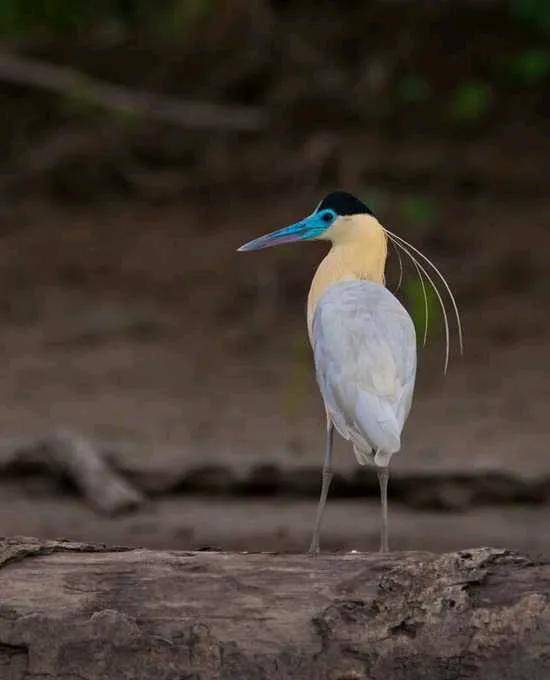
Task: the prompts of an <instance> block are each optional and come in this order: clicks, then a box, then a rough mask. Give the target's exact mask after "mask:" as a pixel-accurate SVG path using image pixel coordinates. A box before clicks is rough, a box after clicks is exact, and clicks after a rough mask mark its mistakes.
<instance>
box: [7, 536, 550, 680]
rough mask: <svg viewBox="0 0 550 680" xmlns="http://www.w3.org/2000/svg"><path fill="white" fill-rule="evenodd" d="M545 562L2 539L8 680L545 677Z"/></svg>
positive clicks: (469, 554)
mask: <svg viewBox="0 0 550 680" xmlns="http://www.w3.org/2000/svg"><path fill="white" fill-rule="evenodd" d="M549 589H550V564H549V563H548V562H547V561H535V560H532V559H530V558H528V557H525V556H523V555H519V554H515V553H512V552H510V551H507V550H503V549H492V548H479V549H474V550H468V551H461V552H457V553H450V554H444V555H435V554H431V553H419V552H409V553H390V554H385V555H380V554H359V553H346V554H322V555H320V556H318V557H310V556H307V555H283V554H265V553H263V554H262V553H259V554H239V553H223V552H156V551H150V550H143V549H133V550H130V549H126V548H108V547H105V546H94V545H86V544H81V543H69V542H63V541H39V540H37V539H31V538H6V539H2V540H0V677H1V678H2V679H6V680H31V678H32V679H33V680H46V679H47V680H51V679H53V678H60V679H61V678H62V679H63V680H92V679H96V678H97V679H101V680H121V679H122V678H136V679H140V680H149V679H154V680H183V679H184V678H185V679H188V680H191V679H193V680H202V679H210V678H213V679H220V680H221V679H222V678H223V679H224V680H233V679H235V680H237V679H238V680H245V679H256V678H258V679H259V678H262V679H267V678H280V679H283V678H297V679H300V680H310V679H311V680H313V679H315V680H319V679H320V680H324V679H326V680H362V679H364V680H378V679H380V680H382V679H383V680H389V679H391V680H413V678H414V679H415V680H417V679H418V678H422V680H430V679H433V680H436V679H437V680H458V679H460V680H468V679H470V678H476V679H477V678H483V679H484V680H492V679H495V680H496V679H498V680H508V679H509V680H518V679H521V678H525V679H526V680H527V679H529V680H546V679H547V678H549V677H550V602H549V600H550V593H549Z"/></svg>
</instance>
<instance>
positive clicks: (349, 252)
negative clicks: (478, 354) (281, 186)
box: [239, 191, 462, 553]
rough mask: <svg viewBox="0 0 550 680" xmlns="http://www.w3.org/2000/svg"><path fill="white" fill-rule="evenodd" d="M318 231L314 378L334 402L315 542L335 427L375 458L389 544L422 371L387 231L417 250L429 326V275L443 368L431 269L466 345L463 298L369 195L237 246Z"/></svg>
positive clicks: (307, 236)
mask: <svg viewBox="0 0 550 680" xmlns="http://www.w3.org/2000/svg"><path fill="white" fill-rule="evenodd" d="M315 239H320V240H325V241H330V243H331V248H330V250H329V252H328V253H327V255H326V256H325V257H324V259H323V261H322V262H321V263H320V264H319V267H318V268H317V271H316V272H315V276H314V277H313V281H312V282H311V287H310V289H309V294H308V305H307V325H308V333H309V338H310V340H311V345H312V347H313V353H314V356H315V370H316V374H317V382H318V384H319V388H320V390H321V394H322V396H323V400H324V402H325V407H326V412H327V430H326V439H325V455H324V461H323V474H322V483H321V495H320V498H319V505H318V506H317V515H316V518H315V528H314V531H313V537H312V539H311V546H310V552H312V553H317V552H319V536H320V532H321V524H322V520H323V513H324V510H325V506H326V501H327V495H328V491H329V487H330V483H331V480H332V476H333V475H332V448H333V435H334V429H336V430H338V432H339V433H340V435H341V436H342V437H344V438H345V439H347V440H349V441H350V442H351V443H352V445H353V450H354V452H355V456H356V458H357V461H358V462H359V463H361V464H365V463H371V464H373V465H375V466H376V469H377V476H378V481H379V484H380V500H381V510H382V518H381V519H382V521H381V530H380V549H381V550H382V551H387V550H388V501H387V488H388V479H389V464H390V461H391V457H392V455H393V454H394V453H396V452H397V451H399V449H400V448H401V434H402V431H403V427H404V425H405V421H406V419H407V416H408V415H409V410H410V408H411V402H412V397H413V390H414V382H415V376H416V334H415V330H414V324H413V322H412V319H411V317H410V316H409V314H408V313H407V311H406V310H405V308H404V307H403V306H402V305H401V303H400V302H399V300H397V298H396V297H395V296H394V295H392V293H390V291H389V290H388V289H387V288H386V287H385V285H384V282H385V267H386V258H387V255H388V248H387V244H388V240H390V241H391V242H392V243H393V244H394V246H395V247H396V250H397V252H398V253H399V252H400V251H401V252H403V253H404V254H405V255H406V256H407V257H408V258H409V259H410V260H411V262H412V263H413V265H414V268H415V270H416V272H417V274H418V277H419V280H420V284H421V287H422V291H423V293H424V301H425V320H426V331H427V323H428V299H427V296H426V287H425V284H424V278H425V279H426V280H427V281H428V283H429V284H430V285H431V287H432V288H433V290H434V294H435V296H436V298H437V300H438V302H439V305H440V307H441V312H442V314H443V321H444V327H445V341H446V347H445V369H446V368H447V363H448V358H449V324H448V319H447V312H446V310H445V304H444V301H443V298H442V296H441V294H440V292H439V290H438V288H437V285H436V283H435V282H434V278H435V279H436V280H439V281H440V283H441V284H442V285H443V287H444V288H445V290H446V291H447V293H448V294H449V298H450V300H451V303H452V305H453V309H454V312H455V315H456V321H457V326H458V339H459V346H460V349H461V351H462V328H461V324H460V316H459V313H458V307H457V305H456V302H455V299H454V296H453V294H452V292H451V289H450V287H449V284H448V283H447V281H446V280H445V278H444V277H443V275H442V274H441V272H440V271H439V269H438V268H437V267H436V266H435V265H434V264H433V263H432V262H431V260H429V259H428V258H427V257H426V256H425V255H424V254H423V253H421V252H420V251H419V250H418V249H417V248H415V247H414V246H413V245H411V244H410V243H409V242H408V241H405V239H403V238H401V236H398V235H397V234H394V233H392V232H390V231H389V230H388V229H386V228H385V227H383V226H382V225H381V224H380V222H379V221H378V220H377V219H376V217H375V216H374V215H373V214H372V212H371V211H370V210H369V208H368V207H367V206H366V205H365V204H364V203H363V202H362V201H360V200H359V199H358V198H356V197H355V196H352V195H351V194H348V193H347V192H345V191H334V192H332V193H330V194H328V196H326V197H325V198H324V199H323V200H322V201H321V202H320V203H319V205H318V206H317V208H316V209H315V211H314V212H313V213H312V214H311V215H309V216H308V217H306V218H305V219H303V220H300V222H296V223H295V224H292V225H290V226H289V227H284V228H283V229H278V230H277V231H274V232H271V233H270V234H266V235H265V236H260V237H259V238H257V239H254V240H253V241H250V242H249V243H245V244H244V245H243V246H241V247H240V248H239V250H241V251H247V250H259V249H260V248H267V247H270V246H273V245H277V244H280V243H290V242H292V241H298V240H315ZM416 256H418V258H420V259H417V257H416ZM400 262H401V260H400ZM426 331H425V336H426ZM425 340H426V337H424V341H425Z"/></svg>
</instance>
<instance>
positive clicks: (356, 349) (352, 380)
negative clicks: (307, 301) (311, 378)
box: [312, 280, 416, 467]
mask: <svg viewBox="0 0 550 680" xmlns="http://www.w3.org/2000/svg"><path fill="white" fill-rule="evenodd" d="M312 331H313V332H312V344H313V351H314V356H315V369H316V374H317V382H318V384H319V388H320V390H321V394H322V396H323V399H324V402H325V406H326V409H327V414H328V416H329V417H330V419H331V421H332V422H333V424H334V426H335V427H336V429H337V430H338V432H339V433H340V435H341V436H342V437H344V438H345V439H348V440H350V441H351V443H352V444H353V449H354V451H355V455H356V457H357V460H358V462H359V463H361V464H364V463H367V462H370V463H374V464H376V465H377V466H379V467H386V466H387V465H388V464H389V461H390V459H391V456H392V454H394V453H396V452H397V451H398V450H399V448H400V446H401V432H402V430H403V426H404V424H405V421H406V419H407V416H408V414H409V410H410V407H411V402H412V396H413V390H414V382H415V375H416V335H415V329H414V324H413V322H412V320H411V317H410V316H409V314H408V313H407V311H406V310H405V308H404V307H403V305H402V304H401V303H400V302H399V300H397V298H396V297H395V296H394V295H392V293H390V291H389V290H388V289H387V288H385V287H384V286H383V285H381V284H378V283H373V282H372V281H366V280H352V281H341V282H339V283H336V284H333V285H332V286H329V288H328V289H327V290H326V292H325V293H324V294H323V295H322V297H321V298H320V300H319V303H318V305H317V308H316V310H315V315H314V319H313V329H312Z"/></svg>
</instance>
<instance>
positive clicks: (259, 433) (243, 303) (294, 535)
mask: <svg viewBox="0 0 550 680" xmlns="http://www.w3.org/2000/svg"><path fill="white" fill-rule="evenodd" d="M389 195H390V198H391V201H390V203H389V205H388V206H387V208H386V210H385V214H383V215H381V216H380V217H381V219H382V220H383V221H385V222H386V223H387V224H388V226H390V225H391V227H392V228H393V229H394V230H395V231H397V232H398V233H400V234H403V235H404V236H405V237H407V238H410V239H411V240H413V241H414V242H415V244H417V245H418V246H421V247H422V248H423V249H424V251H425V252H426V253H427V254H429V255H430V256H431V257H432V258H433V259H434V260H435V261H436V262H437V264H438V265H440V266H441V268H442V269H443V271H444V272H445V273H446V275H447V276H448V279H449V281H450V282H451V284H452V285H453V288H454V289H455V291H456V296H457V299H458V301H459V305H460V307H461V309H462V312H463V321H464V330H465V354H464V357H462V358H460V357H458V356H457V353H456V351H454V352H453V358H452V361H451V366H450V369H449V373H448V375H447V376H446V377H444V376H443V375H442V366H443V345H442V342H441V336H440V333H438V332H437V330H434V331H433V332H432V334H431V341H430V343H429V346H428V347H427V348H426V349H424V350H423V351H422V354H421V362H420V373H419V382H418V387H417V392H416V399H415V403H414V407H413V411H412V413H411V417H410V422H409V425H408V428H407V431H406V435H405V438H404V446H403V449H402V452H400V453H399V454H398V455H397V456H396V457H395V459H394V464H393V468H394V472H395V475H397V476H400V477H401V478H402V479H407V478H409V479H414V478H415V475H420V477H422V475H423V474H431V473H434V474H438V475H443V476H445V475H453V474H466V475H470V476H472V477H475V476H479V477H483V476H484V475H487V474H490V473H493V472H500V473H505V474H507V475H509V476H510V478H511V479H517V480H520V481H522V480H527V482H533V481H534V482H537V483H538V482H540V481H541V480H543V481H544V480H546V481H545V483H547V482H548V480H549V477H550V472H549V468H548V450H549V444H550V424H549V420H548V403H549V399H550V382H549V380H548V377H549V372H550V365H549V361H548V340H549V338H550V321H549V319H548V314H547V309H548V294H549V292H550V289H549V280H548V275H547V268H548V252H549V249H550V230H549V229H548V223H547V222H548V214H549V208H550V204H549V203H548V198H547V197H544V196H542V195H541V196H534V197H529V199H528V200H518V198H517V196H516V195H514V194H512V195H507V193H506V192H505V191H499V193H498V194H497V195H494V196H489V197H488V198H479V197H473V198H470V199H460V200H458V198H456V197H454V198H453V197H448V198H447V197H445V198H444V200H442V201H441V208H440V215H439V217H438V221H437V225H436V226H435V227H433V226H432V227H431V228H430V229H424V230H423V229H421V228H416V229H415V228H412V227H411V226H410V225H409V224H407V223H406V220H404V219H403V217H402V215H400V213H399V211H398V209H397V208H396V207H394V206H398V205H399V204H400V202H402V200H403V195H402V193H400V192H399V191H398V190H395V191H389ZM318 198H319V196H318V194H317V192H310V193H305V194H304V195H300V196H293V197H292V199H291V200H289V201H286V200H281V199H280V198H278V197H275V196H266V197H255V198H250V197H246V196H244V197H239V196H229V197H221V198H220V200H219V201H218V200H216V201H212V200H209V199H208V197H206V198H205V199H198V200H197V199H195V200H193V201H189V202H184V203H182V202H179V203H172V204H166V205H162V206H156V205H151V204H150V203H135V202H134V203H111V204H103V205H96V206H94V207H93V208H90V207H88V206H83V207H82V206H81V207H71V208H67V207H60V206H59V205H55V204H51V203H48V202H44V203H42V204H37V203H36V202H34V201H28V202H23V203H22V204H21V205H19V206H16V207H10V208H9V209H8V210H6V211H5V214H4V217H3V221H2V231H1V239H2V248H1V249H0V283H1V285H2V295H1V298H0V305H1V306H0V314H1V315H2V334H1V340H2V350H3V357H4V361H3V362H2V365H1V368H0V403H1V404H2V408H1V409H0V427H1V429H2V433H3V439H4V441H5V442H6V441H9V440H10V439H12V438H13V439H17V438H18V437H21V436H23V435H24V436H32V435H37V436H39V435H42V434H44V433H45V432H49V431H52V430H54V429H56V428H58V427H61V426H63V427H71V428H73V429H75V430H77V431H80V432H83V433H85V434H87V435H89V436H91V437H93V438H94V439H96V440H98V441H103V442H109V445H110V446H113V447H114V448H115V449H116V448H117V447H118V448H119V449H120V450H121V451H122V453H121V454H120V455H121V456H122V458H125V463H124V464H125V465H127V466H130V467H132V466H135V467H137V468H141V469H142V470H147V469H148V467H150V468H157V469H158V468H164V469H165V470H168V474H171V473H170V470H171V469H192V468H200V467H201V466H202V467H204V466H208V465H218V466H219V469H221V474H222V475H223V474H224V471H227V474H228V475H229V474H237V475H238V474H239V471H240V470H242V469H244V467H246V466H251V465H252V466H262V465H264V466H266V465H267V466H272V467H271V468H269V467H268V470H269V469H273V470H275V471H277V470H279V471H281V470H283V471H286V473H285V474H286V475H287V477H289V478H291V477H292V474H293V472H292V471H293V470H296V471H298V470H303V469H313V470H316V469H317V468H318V466H319V465H320V459H321V446H322V423H323V420H322V408H321V403H320V398H319V396H318V393H317V389H316V386H315V382H314V377H313V374H312V367H311V359H310V355H309V349H308V347H307V343H306V333H305V327H304V318H303V311H304V304H305V296H306V292H307V286H308V283H309V280H310V278H311V275H312V273H313V271H314V267H315V264H316V262H317V261H318V260H319V259H320V257H321V255H322V246H319V245H318V244H313V245H311V244H304V245H302V246H297V247H296V248H294V249H292V248H288V249H274V250H273V251H266V252H264V253H258V254H253V255H240V254H239V255H238V254H236V253H235V248H236V247H237V246H238V245H240V243H242V242H244V241H245V240H248V239H250V238H252V237H253V236H255V235H258V234H261V233H265V232H266V231H268V230H270V229H272V228H274V227H277V226H282V225H284V224H287V223H289V222H291V221H294V220H295V219H296V218H298V217H300V216H301V215H302V214H307V212H309V211H310V210H311V206H312V205H314V204H315V202H316V201H317V200H318ZM454 336H455V337H454V341H455V342H454V344H455V350H456V333H455V334H454ZM355 466H356V464H355V461H354V458H353V456H352V454H351V452H350V451H349V449H348V448H347V446H346V445H345V444H344V443H342V442H339V443H338V445H337V456H336V467H337V470H338V472H340V473H341V474H343V475H345V474H353V472H354V470H355ZM289 471H290V472H289ZM285 493H286V492H285V489H282V490H281V493H280V494H279V495H277V497H276V498H260V497H253V498H246V497H244V498H243V497H238V498H225V497H223V496H212V497H201V496H197V495H193V496H189V495H185V493H184V490H182V491H180V492H179V493H176V494H172V495H162V496H158V497H155V498H154V499H153V500H151V502H150V504H149V505H148V506H147V507H146V508H145V509H144V510H142V511H139V512H138V513H137V514H135V515H130V516H127V517H122V518H118V519H106V518H102V517H97V516H95V515H94V514H93V513H92V512H91V511H90V510H88V509H87V508H85V507H83V506H82V504H81V502H80V500H79V499H76V498H74V497H73V496H71V495H66V494H64V493H60V489H59V488H58V486H57V485H55V484H54V485H48V484H45V485H43V484H42V483H41V482H40V483H35V482H33V481H32V480H31V481H29V480H18V481H17V480H16V481H14V480H8V481H5V482H4V483H3V484H2V493H1V494H0V532H1V533H4V534H6V533H8V534H13V533H23V534H32V535H36V536H49V537H51V536H64V537H67V538H73V539H82V540H99V541H105V542H116V543H128V544H132V545H134V544H141V545H145V546H155V547H166V548H167V547H174V548H189V547H200V546H204V545H215V546H221V547H224V548H232V549H249V550H260V549H269V548H271V549H274V550H297V549H301V548H302V547H304V546H305V545H306V544H307V538H306V535H307V534H309V529H310V524H311V519H312V516H313V513H314V505H315V502H314V499H313V498H311V497H308V498H307V499H300V498H297V497H295V496H294V497H287V496H286V495H285ZM337 495H338V494H337ZM344 495H345V494H344ZM369 496H370V497H369V499H368V500H365V501H362V500H360V499H353V500H352V499H349V500H343V499H338V500H334V502H333V507H332V509H331V510H330V512H329V516H328V518H327V532H326V545H327V547H330V548H343V549H344V548H345V549H350V548H358V549H363V548H373V547H374V546H375V544H376V538H375V537H376V526H377V517H378V515H377V509H376V505H375V504H374V502H373V498H372V489H371V491H369ZM508 500H509V501H510V502H508V501H507V502H506V503H505V504H504V505H495V504H490V502H489V504H487V503H486V504H484V503H483V499H481V501H479V502H477V503H476V504H475V507H469V504H468V503H466V504H465V505H464V506H460V504H459V506H460V509H461V510H462V512H453V513H443V514H441V512H439V511H438V510H437V509H434V508H432V509H427V510H419V509H418V508H412V507H407V504H406V503H405V504H403V503H400V501H399V499H398V500H397V502H396V504H395V506H394V507H393V510H392V522H393V527H394V536H395V540H394V544H396V547H400V548H416V549H436V550H443V549H453V548H458V547H464V546H466V545H468V546H469V545H474V544H479V543H482V544H493V545H496V544H504V543H506V545H507V546H509V547H517V548H520V549H529V550H534V551H542V552H544V551H545V552H548V550H549V547H550V536H549V534H548V531H547V527H548V520H549V519H550V505H549V504H548V501H546V502H543V503H542V505H541V504H540V499H539V501H537V502H539V504H538V505H536V506H535V505H533V506H528V505H527V506H525V505H523V506H521V505H513V504H511V503H512V501H513V499H508ZM432 505H433V504H432ZM427 507H428V508H429V507H430V503H428V504H427ZM350 520H351V521H350Z"/></svg>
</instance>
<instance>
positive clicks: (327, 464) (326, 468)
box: [309, 416, 334, 553]
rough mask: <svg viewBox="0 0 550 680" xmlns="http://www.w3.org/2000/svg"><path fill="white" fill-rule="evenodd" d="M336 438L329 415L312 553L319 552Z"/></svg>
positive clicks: (310, 548) (311, 546)
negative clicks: (333, 445) (333, 443)
mask: <svg viewBox="0 0 550 680" xmlns="http://www.w3.org/2000/svg"><path fill="white" fill-rule="evenodd" d="M333 439H334V425H333V424H332V422H331V420H330V419H329V417H328V416H327V436H326V442H325V460H324V462H323V481H322V484H321V497H320V498H319V505H318V506H317V516H316V517H315V528H314V529H313V538H312V539H311V545H310V546H309V552H310V553H318V552H319V536H320V534H321V524H322V522H323V514H324V512H325V505H326V503H327V496H328V490H329V487H330V483H331V481H332V468H331V460H332V442H333Z"/></svg>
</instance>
